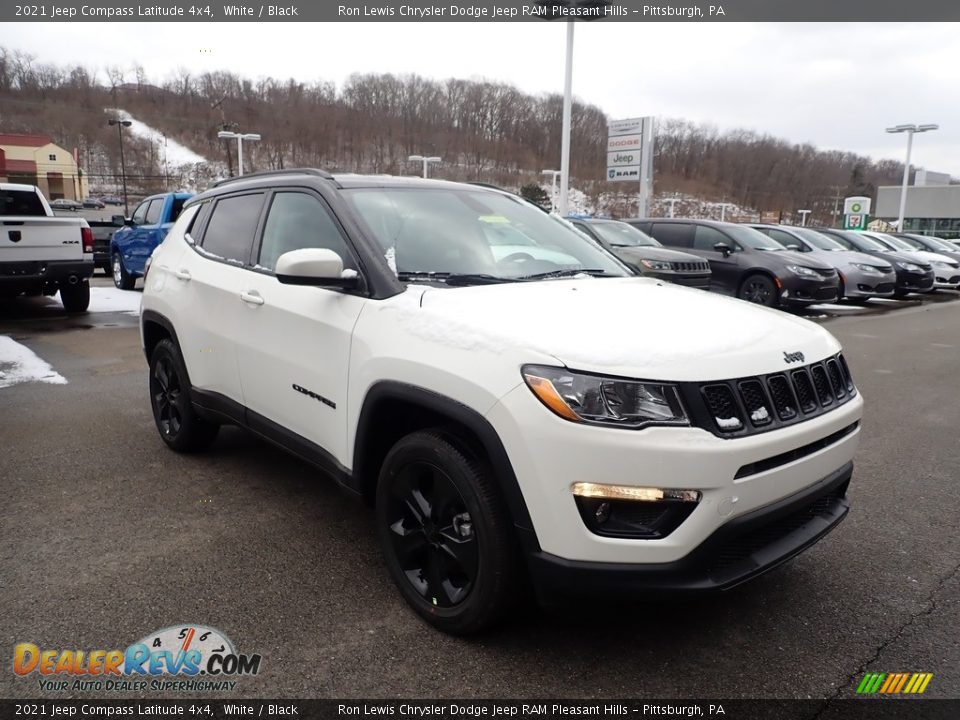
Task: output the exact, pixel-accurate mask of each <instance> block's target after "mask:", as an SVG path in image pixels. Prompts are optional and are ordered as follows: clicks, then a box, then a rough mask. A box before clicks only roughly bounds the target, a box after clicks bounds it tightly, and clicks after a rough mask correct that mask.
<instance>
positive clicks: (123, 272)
mask: <svg viewBox="0 0 960 720" xmlns="http://www.w3.org/2000/svg"><path fill="white" fill-rule="evenodd" d="M110 267H111V268H112V274H113V284H114V285H116V286H117V287H118V288H120V289H121V290H133V286H134V285H136V284H137V279H136V278H134V277H133V276H131V275H130V274H129V273H127V269H126V268H125V267H124V266H123V258H122V257H120V253H118V252H115V253H113V254H112V255H111V256H110Z"/></svg>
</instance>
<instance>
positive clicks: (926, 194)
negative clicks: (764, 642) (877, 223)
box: [873, 170, 960, 239]
mask: <svg viewBox="0 0 960 720" xmlns="http://www.w3.org/2000/svg"><path fill="white" fill-rule="evenodd" d="M949 183H950V176H949V175H944V174H941V173H931V172H925V171H923V170H918V171H917V174H916V180H915V184H914V185H910V186H908V187H907V206H906V209H905V211H904V214H903V228H904V232H913V233H920V234H922V235H936V236H937V237H942V238H948V239H954V238H960V185H950V184H949ZM900 190H901V186H900V185H884V186H882V187H880V188H878V189H877V205H876V208H875V210H874V213H873V216H874V217H875V218H880V219H882V220H890V221H896V219H897V217H899V215H900Z"/></svg>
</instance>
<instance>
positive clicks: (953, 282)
mask: <svg viewBox="0 0 960 720" xmlns="http://www.w3.org/2000/svg"><path fill="white" fill-rule="evenodd" d="M934 275H935V277H934V280H933V286H934V287H935V288H939V289H941V290H957V289H960V272H958V271H957V270H954V269H953V268H934Z"/></svg>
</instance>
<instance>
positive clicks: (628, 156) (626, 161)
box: [607, 150, 640, 168]
mask: <svg viewBox="0 0 960 720" xmlns="http://www.w3.org/2000/svg"><path fill="white" fill-rule="evenodd" d="M639 164H640V151H639V150H623V151H618V152H608V153H607V167H608V168H612V167H623V166H624V165H639Z"/></svg>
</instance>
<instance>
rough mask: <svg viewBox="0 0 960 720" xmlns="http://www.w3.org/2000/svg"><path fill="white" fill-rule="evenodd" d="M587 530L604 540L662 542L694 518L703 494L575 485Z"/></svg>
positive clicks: (628, 487)
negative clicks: (685, 522) (692, 515)
mask: <svg viewBox="0 0 960 720" xmlns="http://www.w3.org/2000/svg"><path fill="white" fill-rule="evenodd" d="M570 490H571V492H572V493H573V496H574V500H575V501H576V504H577V510H578V511H579V512H580V517H581V518H582V519H583V523H584V525H586V526H587V529H588V530H590V532H592V533H594V534H595V535H603V536H604V537H619V538H634V539H637V540H660V539H662V538H665V537H667V535H669V534H670V533H672V532H673V531H674V530H676V529H677V528H678V527H680V525H681V524H682V523H683V521H684V520H686V519H687V518H688V517H690V515H691V513H693V511H694V510H696V508H697V505H698V503H699V502H700V498H701V494H700V491H699V490H671V489H665V488H652V487H634V486H631V485H601V484H599V483H574V484H573V485H572V486H571V487H570Z"/></svg>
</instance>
